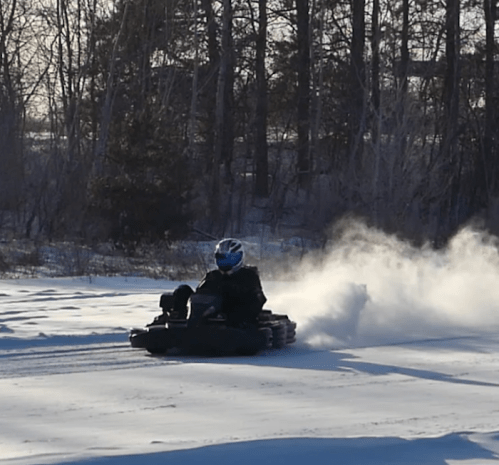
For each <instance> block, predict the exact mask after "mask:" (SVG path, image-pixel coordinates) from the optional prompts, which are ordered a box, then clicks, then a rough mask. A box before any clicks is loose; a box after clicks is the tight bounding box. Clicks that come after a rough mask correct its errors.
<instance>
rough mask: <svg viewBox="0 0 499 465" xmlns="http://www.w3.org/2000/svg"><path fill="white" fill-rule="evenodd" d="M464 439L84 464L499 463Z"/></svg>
mask: <svg viewBox="0 0 499 465" xmlns="http://www.w3.org/2000/svg"><path fill="white" fill-rule="evenodd" d="M494 458H495V455H494V454H492V453H491V452H490V451H488V450H485V449H483V448H481V447H480V446H478V445H477V444H475V443H473V442H470V441H469V440H468V439H467V437H466V435H464V434H450V435H446V436H443V437H440V438H425V439H413V440H406V439H400V438H391V437H387V438H348V439H326V438H289V439H268V440H258V441H249V442H239V443H230V444H221V445H214V446H206V447H200V448H196V449H187V450H179V451H173V452H161V453H151V454H140V455H127V456H123V455H122V456H112V457H102V458H97V459H89V460H84V461H80V462H65V463H76V464H79V465H143V464H144V463H147V464H148V465H160V464H161V465H163V464H165V463H168V465H177V464H178V465H185V464H186V463H187V464H189V465H198V464H199V465H206V464H207V463H216V464H218V465H229V464H230V465H233V464H234V463H237V464H238V465H254V464H255V463H258V464H259V465H270V464H271V465H276V464H286V465H295V464H296V465H298V464H299V465H302V464H304V463H313V464H317V465H322V464H324V465H326V464H327V465H329V464H331V463H338V464H342V465H350V464H351V465H359V464H362V465H389V464H394V465H395V464H396V465H420V464H421V463H424V464H425V465H447V463H448V460H471V459H482V460H483V459H494Z"/></svg>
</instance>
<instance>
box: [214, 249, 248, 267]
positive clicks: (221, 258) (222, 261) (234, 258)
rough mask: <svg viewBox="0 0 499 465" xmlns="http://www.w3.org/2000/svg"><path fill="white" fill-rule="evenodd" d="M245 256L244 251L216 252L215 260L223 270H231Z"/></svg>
mask: <svg viewBox="0 0 499 465" xmlns="http://www.w3.org/2000/svg"><path fill="white" fill-rule="evenodd" d="M242 258H243V253H242V252H235V253H231V252H228V253H220V252H217V253H216V254H215V261H216V262H217V266H218V268H219V269H220V270H221V271H230V270H232V268H234V267H235V266H237V265H238V264H239V263H240V262H241V260H242Z"/></svg>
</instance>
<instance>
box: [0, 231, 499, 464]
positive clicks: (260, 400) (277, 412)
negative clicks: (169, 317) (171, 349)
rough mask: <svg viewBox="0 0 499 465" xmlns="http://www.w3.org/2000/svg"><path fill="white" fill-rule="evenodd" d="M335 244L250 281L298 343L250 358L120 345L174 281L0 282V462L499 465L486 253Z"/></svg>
mask: <svg viewBox="0 0 499 465" xmlns="http://www.w3.org/2000/svg"><path fill="white" fill-rule="evenodd" d="M367 238H368V240H367ZM485 239H486V238H485ZM348 244H349V245H347V244H346V243H340V244H338V245H337V247H336V248H333V249H332V250H331V251H330V253H329V255H328V259H327V260H325V261H324V263H323V266H322V267H321V268H320V269H318V267H310V266H308V265H307V264H306V263H304V264H303V277H302V278H301V279H299V280H298V281H296V282H264V288H265V291H266V294H267V296H268V298H269V301H268V307H269V308H272V309H273V310H275V311H277V312H285V313H288V314H289V315H290V316H291V317H292V318H293V319H294V320H296V321H297V322H298V341H297V343H296V344H295V345H293V346H291V347H288V348H286V349H283V350H280V351H275V352H268V353H263V354H261V355H259V356H256V357H236V358H202V357H185V356H169V357H153V356H150V355H148V354H147V353H146V352H144V351H142V350H139V349H132V348H130V347H129V344H128V341H127V329H128V328H129V327H132V326H142V325H143V324H144V323H146V322H148V321H150V320H151V319H152V318H153V316H155V315H156V314H157V312H158V298H159V294H160V293H161V292H162V291H165V290H171V289H173V288H174V287H175V286H176V285H177V283H175V282H170V281H160V280H147V279H139V278H136V279H134V278H96V277H92V278H57V279H54V278H43V279H23V280H3V281H0V464H1V465H4V464H5V465H6V464H9V465H13V464H23V465H24V464H26V465H29V464H37V465H42V464H63V463H79V464H94V465H97V464H108V465H118V464H119V465H139V464H140V465H142V464H148V465H151V464H152V465H154V464H164V463H168V464H173V465H175V464H181V463H182V464H184V465H185V464H188V465H191V464H201V463H202V464H207V463H210V464H211V463H218V464H234V463H237V464H240V465H246V464H248V465H249V464H251V465H254V464H255V463H260V464H263V465H266V464H273V465H275V464H291V465H293V464H308V463H313V464H328V465H329V464H342V465H348V464H356V465H357V464H358V465H372V464H410V465H416V464H431V465H444V464H467V465H468V464H492V463H497V464H499V404H498V402H497V401H498V399H499V333H498V331H497V329H498V328H499V286H498V283H499V257H498V252H497V248H496V247H494V246H493V245H492V244H491V243H490V242H488V241H487V240H484V237H483V236H482V235H479V234H476V233H473V232H472V231H464V232H463V233H461V234H460V235H459V236H458V237H457V238H456V239H455V241H454V242H453V243H452V244H451V246H450V248H449V249H448V250H446V251H444V252H441V253H435V252H432V251H421V250H414V249H412V248H410V247H408V246H406V245H404V244H402V243H400V242H398V241H395V240H394V239H390V238H386V237H385V236H382V235H379V234H376V233H372V232H367V231H365V236H364V238H363V239H362V240H361V241H360V242H359V240H358V237H357V239H356V242H354V243H353V244H352V243H351V242H349V243H348ZM311 263H313V259H311ZM190 284H195V283H190Z"/></svg>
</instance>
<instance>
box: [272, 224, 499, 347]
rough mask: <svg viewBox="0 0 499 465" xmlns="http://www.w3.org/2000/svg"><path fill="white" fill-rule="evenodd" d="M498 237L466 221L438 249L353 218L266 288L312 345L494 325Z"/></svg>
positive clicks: (401, 338)
mask: <svg viewBox="0 0 499 465" xmlns="http://www.w3.org/2000/svg"><path fill="white" fill-rule="evenodd" d="M498 251H499V248H498V242H497V238H494V237H492V236H489V235H487V234H486V233H483V232H480V231H477V230H475V229H472V228H464V229H463V230H461V231H460V232H459V233H458V234H457V235H456V236H455V237H454V238H453V239H452V240H451V241H450V243H449V245H448V247H447V248H446V249H444V250H441V251H435V250H432V249H431V248H430V247H421V248H415V247H413V246H411V245H409V244H408V243H406V242H404V241H401V240H399V239H397V238H396V237H393V236H389V235H386V234H384V233H382V232H380V231H378V230H375V229H371V228H368V227H367V226H365V225H364V224H361V223H358V222H351V223H349V225H348V226H347V227H344V228H343V229H342V232H341V234H339V235H336V239H335V240H334V241H331V245H330V248H329V249H328V250H326V251H325V252H323V254H322V255H321V256H314V257H307V259H306V260H304V262H303V263H302V265H301V271H302V274H301V277H300V278H299V279H297V281H296V282H293V283H292V284H289V285H285V286H284V287H283V288H279V289H275V292H273V293H271V294H270V295H269V297H270V299H269V304H270V305H271V308H273V310H274V311H277V312H283V313H288V314H289V315H290V316H291V317H292V318H293V319H294V320H295V321H297V323H298V339H299V341H300V342H302V343H306V344H310V345H312V346H314V347H323V348H330V347H344V346H350V347H352V346H362V345H374V344H386V343H399V342H406V341H407V342H408V341H414V340H420V339H432V338H445V337H455V336H463V335H471V334H475V333H477V332H486V331H494V330H497V329H498V327H499V252H498Z"/></svg>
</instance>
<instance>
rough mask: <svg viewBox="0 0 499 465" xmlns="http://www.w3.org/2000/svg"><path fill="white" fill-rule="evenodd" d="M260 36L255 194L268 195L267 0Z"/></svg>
mask: <svg viewBox="0 0 499 465" xmlns="http://www.w3.org/2000/svg"><path fill="white" fill-rule="evenodd" d="M258 12H259V14H258V34H257V37H256V63H255V68H256V117H255V129H256V130H255V166H256V173H255V174H256V176H255V178H256V179H255V194H256V195H257V196H259V197H267V195H268V193H269V192H268V170H269V168H268V146H267V77H266V73H265V57H266V48H267V0H258Z"/></svg>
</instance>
